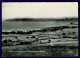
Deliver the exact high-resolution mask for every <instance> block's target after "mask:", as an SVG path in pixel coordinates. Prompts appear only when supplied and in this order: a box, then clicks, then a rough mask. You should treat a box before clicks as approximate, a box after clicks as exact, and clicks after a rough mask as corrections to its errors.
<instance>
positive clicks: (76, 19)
mask: <svg viewBox="0 0 80 58" xmlns="http://www.w3.org/2000/svg"><path fill="white" fill-rule="evenodd" d="M5 21H78V18H60V19H59V18H14V19H7V20H5Z"/></svg>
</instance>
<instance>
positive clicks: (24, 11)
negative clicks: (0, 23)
mask: <svg viewBox="0 0 80 58" xmlns="http://www.w3.org/2000/svg"><path fill="white" fill-rule="evenodd" d="M78 41H79V39H78V2H2V57H6V56H7V57H14V56H19V57H20V56H21V57H33V56H34V57H38V56H51V57H60V56H61V57H64V56H78V52H79V51H78V47H79V46H78Z"/></svg>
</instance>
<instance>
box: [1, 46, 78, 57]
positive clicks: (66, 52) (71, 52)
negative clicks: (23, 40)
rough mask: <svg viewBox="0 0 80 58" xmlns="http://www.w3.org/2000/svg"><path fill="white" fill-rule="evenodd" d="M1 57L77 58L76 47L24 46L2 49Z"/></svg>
mask: <svg viewBox="0 0 80 58" xmlns="http://www.w3.org/2000/svg"><path fill="white" fill-rule="evenodd" d="M9 51H13V52H9ZM15 51H17V52H15ZM20 51H22V52H20ZM26 51H27V52H26ZM29 51H31V52H29ZM34 51H35V52H34ZM37 51H39V52H37ZM40 51H44V52H40ZM2 56H24V57H25V56H30V57H32V56H36V57H38V56H78V47H77V46H25V47H16V48H12V49H11V48H10V49H8V48H4V49H2Z"/></svg>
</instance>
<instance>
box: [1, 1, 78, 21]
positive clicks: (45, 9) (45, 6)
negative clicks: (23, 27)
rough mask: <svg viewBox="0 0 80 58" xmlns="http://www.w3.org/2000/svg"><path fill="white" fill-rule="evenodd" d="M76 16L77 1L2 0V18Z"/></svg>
mask: <svg viewBox="0 0 80 58" xmlns="http://www.w3.org/2000/svg"><path fill="white" fill-rule="evenodd" d="M63 17H78V2H3V3H2V20H6V19H11V18H63Z"/></svg>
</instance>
